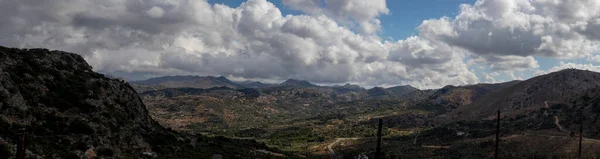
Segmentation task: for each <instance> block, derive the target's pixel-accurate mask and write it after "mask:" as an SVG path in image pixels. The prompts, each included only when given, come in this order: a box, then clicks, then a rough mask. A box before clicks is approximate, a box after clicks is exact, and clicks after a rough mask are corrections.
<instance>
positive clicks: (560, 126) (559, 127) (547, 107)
mask: <svg viewBox="0 0 600 159" xmlns="http://www.w3.org/2000/svg"><path fill="white" fill-rule="evenodd" d="M544 106H545V107H546V109H548V110H550V106H548V101H544ZM548 110H546V112H547V111H548ZM546 112H544V114H546ZM552 116H553V118H554V125H556V127H557V128H558V130H560V131H561V132H565V133H567V134H570V133H571V132H570V131H567V130H565V129H564V128H563V127H562V125H560V120H559V119H558V116H556V114H552Z"/></svg>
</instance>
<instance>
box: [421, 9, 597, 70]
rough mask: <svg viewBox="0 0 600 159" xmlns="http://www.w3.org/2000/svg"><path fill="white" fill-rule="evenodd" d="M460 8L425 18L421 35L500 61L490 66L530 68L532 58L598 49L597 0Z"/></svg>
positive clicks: (590, 52)
mask: <svg viewBox="0 0 600 159" xmlns="http://www.w3.org/2000/svg"><path fill="white" fill-rule="evenodd" d="M460 8H461V11H460V13H459V14H458V15H457V16H456V17H455V18H453V19H451V18H446V17H444V18H440V19H432V20H427V21H424V22H423V23H422V24H421V25H420V26H419V30H420V33H421V34H420V35H421V36H423V37H425V38H428V39H437V40H441V41H443V42H445V43H448V44H450V45H453V46H458V47H461V48H464V49H467V50H469V51H470V52H472V53H474V54H475V56H478V57H476V58H486V60H485V61H498V60H501V61H504V62H501V63H496V64H493V65H492V63H490V65H492V67H496V68H494V69H500V70H506V69H513V68H514V69H516V70H518V69H532V68H536V67H537V64H535V62H534V60H535V59H533V58H531V57H532V56H545V57H553V58H583V57H590V56H593V54H594V53H595V52H597V51H598V50H600V49H599V48H600V47H599V46H598V41H597V40H598V36H597V35H598V34H597V33H598V26H599V25H598V24H599V23H598V22H599V18H600V12H599V10H600V3H599V2H598V1H595V0H581V1H573V2H571V1H548V0H531V1H522V0H478V1H476V2H475V4H473V5H468V4H463V5H461V7H460ZM499 56H507V57H503V58H499ZM515 58H521V59H515ZM503 59H504V60H503ZM507 59H510V61H512V60H518V61H521V63H520V64H516V65H513V66H510V65H505V64H511V63H513V62H507V61H506V60H507ZM503 63H504V64H503ZM505 66H508V67H513V68H508V67H505Z"/></svg>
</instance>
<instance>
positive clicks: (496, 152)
mask: <svg viewBox="0 0 600 159" xmlns="http://www.w3.org/2000/svg"><path fill="white" fill-rule="evenodd" d="M499 144H500V110H498V117H497V118H496V151H495V153H494V158H495V159H498V146H499Z"/></svg>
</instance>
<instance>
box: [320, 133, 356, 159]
mask: <svg viewBox="0 0 600 159" xmlns="http://www.w3.org/2000/svg"><path fill="white" fill-rule="evenodd" d="M357 139H358V138H337V139H335V141H334V142H332V143H331V144H329V145H327V151H328V152H329V155H330V156H331V159H337V155H336V153H335V151H333V148H331V147H333V146H334V145H335V144H337V143H338V142H340V141H342V140H357Z"/></svg>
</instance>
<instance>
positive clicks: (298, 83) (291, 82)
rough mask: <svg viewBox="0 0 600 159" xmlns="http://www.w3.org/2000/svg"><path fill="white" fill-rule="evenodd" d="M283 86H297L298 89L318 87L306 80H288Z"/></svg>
mask: <svg viewBox="0 0 600 159" xmlns="http://www.w3.org/2000/svg"><path fill="white" fill-rule="evenodd" d="M280 85H283V86H297V87H318V86H317V85H314V84H312V83H310V82H308V81H305V80H297V79H288V80H286V81H285V82H283V83H281V84H280Z"/></svg>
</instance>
